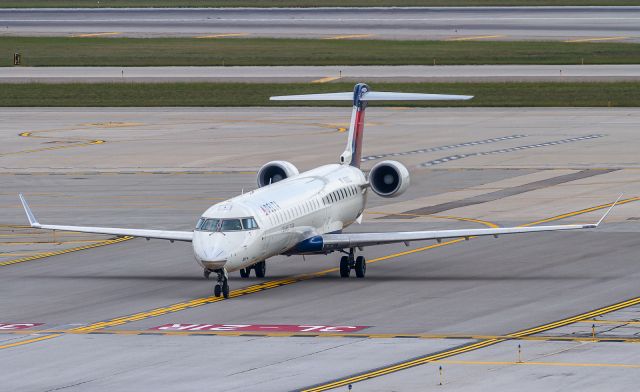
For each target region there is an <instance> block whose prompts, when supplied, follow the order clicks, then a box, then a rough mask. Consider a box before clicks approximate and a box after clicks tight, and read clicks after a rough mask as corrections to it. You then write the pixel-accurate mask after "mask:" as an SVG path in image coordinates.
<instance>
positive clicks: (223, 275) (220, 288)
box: [213, 268, 229, 299]
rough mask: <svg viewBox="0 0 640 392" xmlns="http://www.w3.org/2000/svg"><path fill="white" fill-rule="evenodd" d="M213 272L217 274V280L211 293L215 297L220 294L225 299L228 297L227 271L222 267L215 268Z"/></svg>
mask: <svg viewBox="0 0 640 392" xmlns="http://www.w3.org/2000/svg"><path fill="white" fill-rule="evenodd" d="M214 272H215V273H216V274H218V282H217V283H216V285H215V287H214V289H213V294H214V295H215V296H216V297H219V296H220V295H222V296H223V297H224V298H225V299H227V298H229V277H228V275H227V271H226V270H225V269H224V268H223V269H219V270H215V271H214Z"/></svg>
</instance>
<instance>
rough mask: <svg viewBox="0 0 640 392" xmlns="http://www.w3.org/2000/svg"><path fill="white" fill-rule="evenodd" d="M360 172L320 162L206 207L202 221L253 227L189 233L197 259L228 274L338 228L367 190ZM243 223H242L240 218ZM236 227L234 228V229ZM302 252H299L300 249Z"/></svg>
mask: <svg viewBox="0 0 640 392" xmlns="http://www.w3.org/2000/svg"><path fill="white" fill-rule="evenodd" d="M366 184H367V181H366V178H365V176H364V174H363V173H362V171H361V170H360V169H358V168H356V167H353V166H349V165H338V164H332V165H325V166H321V167H318V168H315V169H313V170H309V171H307V172H303V173H300V174H298V175H296V176H293V177H290V178H287V179H285V180H282V181H279V182H277V183H274V184H271V185H268V186H265V187H262V188H258V189H256V190H253V191H251V192H248V193H245V194H243V195H240V196H237V197H234V198H232V199H229V200H226V201H224V202H221V203H218V204H215V205H213V206H211V207H210V208H209V209H208V210H207V211H205V213H204V214H203V216H202V220H206V219H219V220H221V221H220V222H224V221H225V220H230V222H227V223H229V225H228V226H229V227H231V226H232V225H231V224H232V223H236V222H235V221H233V220H234V219H240V220H241V221H243V220H242V218H245V220H246V218H254V219H255V222H257V226H258V228H254V229H247V228H245V227H244V226H249V227H251V224H248V225H243V229H242V230H224V227H225V226H227V225H226V224H220V225H218V228H217V229H209V230H199V229H196V230H195V231H194V236H193V251H194V255H195V257H196V260H197V261H198V262H199V263H200V264H201V265H202V266H203V267H204V268H207V269H210V270H217V269H222V268H224V269H225V270H226V271H228V272H231V271H235V270H238V269H241V268H246V267H249V266H251V265H253V264H255V263H257V262H260V261H263V260H265V259H267V258H269V257H272V256H276V255H280V254H283V253H290V252H292V251H295V249H294V248H295V246H296V245H297V244H299V243H301V242H302V241H304V240H307V239H309V238H312V237H314V236H316V235H320V234H325V233H332V232H338V231H341V230H342V229H343V228H345V227H347V226H349V225H350V224H352V223H353V222H354V221H356V219H358V217H359V216H360V215H361V214H362V212H363V210H364V207H365V203H366V193H367V186H366ZM243 222H245V221H243ZM236 229H237V228H236ZM301 253H304V252H301Z"/></svg>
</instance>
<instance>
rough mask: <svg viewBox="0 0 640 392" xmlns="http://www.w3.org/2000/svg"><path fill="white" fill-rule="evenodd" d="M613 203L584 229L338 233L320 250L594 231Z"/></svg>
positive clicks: (324, 238)
mask: <svg viewBox="0 0 640 392" xmlns="http://www.w3.org/2000/svg"><path fill="white" fill-rule="evenodd" d="M621 197H622V195H620V197H618V200H616V201H615V202H614V203H613V204H612V205H611V207H609V209H608V210H607V212H605V214H604V215H603V216H602V218H600V220H599V221H598V222H596V223H590V224H585V225H555V226H533V227H500V228H496V229H467V230H464V229H463V230H431V231H399V232H391V233H341V234H323V235H321V236H320V237H322V250H337V249H346V248H356V247H364V246H371V245H382V244H392V243H398V242H404V243H407V244H408V243H409V242H411V241H423V240H438V241H440V240H443V239H448V238H466V239H469V238H470V237H480V236H488V235H492V236H495V237H498V236H499V235H503V234H519V233H537V232H543V231H563V230H580V229H595V228H597V227H598V226H599V225H600V224H601V223H602V221H603V220H604V218H605V217H606V216H607V215H609V212H611V210H612V209H613V207H615V205H616V204H617V203H618V201H619V200H620V198H621Z"/></svg>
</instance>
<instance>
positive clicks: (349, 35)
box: [322, 34, 374, 40]
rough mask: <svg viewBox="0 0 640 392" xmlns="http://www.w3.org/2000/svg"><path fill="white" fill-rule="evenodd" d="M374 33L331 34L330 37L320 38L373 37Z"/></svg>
mask: <svg viewBox="0 0 640 392" xmlns="http://www.w3.org/2000/svg"><path fill="white" fill-rule="evenodd" d="M373 36H374V34H348V35H333V36H331V37H324V38H322V39H327V40H337V39H351V38H367V37H373Z"/></svg>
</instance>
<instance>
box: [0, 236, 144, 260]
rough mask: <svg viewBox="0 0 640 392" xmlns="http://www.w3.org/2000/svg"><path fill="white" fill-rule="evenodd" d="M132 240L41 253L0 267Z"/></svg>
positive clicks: (116, 239)
mask: <svg viewBox="0 0 640 392" xmlns="http://www.w3.org/2000/svg"><path fill="white" fill-rule="evenodd" d="M130 239H133V237H128V236H125V237H120V238H115V239H112V240H105V241H100V242H96V243H94V244H91V245H85V246H79V247H76V248H69V249H63V250H58V251H55V252H43V253H40V254H37V255H33V256H28V257H22V258H19V259H14V260H8V261H0V267H3V266H7V265H12V264H18V263H23V262H25V261H31V260H38V259H44V258H45V257H51V256H58V255H63V254H66V253H71V252H77V251H80V250H85V249H92V248H98V247H100V246H106V245H111V244H117V243H119V242H124V241H128V240H130Z"/></svg>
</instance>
